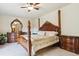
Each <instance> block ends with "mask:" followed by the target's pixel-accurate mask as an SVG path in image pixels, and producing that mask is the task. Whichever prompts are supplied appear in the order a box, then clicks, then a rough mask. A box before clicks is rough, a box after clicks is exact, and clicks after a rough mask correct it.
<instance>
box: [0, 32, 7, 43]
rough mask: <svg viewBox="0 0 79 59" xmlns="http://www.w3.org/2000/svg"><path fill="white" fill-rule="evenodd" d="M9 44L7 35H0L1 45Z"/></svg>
mask: <svg viewBox="0 0 79 59" xmlns="http://www.w3.org/2000/svg"><path fill="white" fill-rule="evenodd" d="M6 42H7V34H3V33H1V34H0V44H5V43H6Z"/></svg>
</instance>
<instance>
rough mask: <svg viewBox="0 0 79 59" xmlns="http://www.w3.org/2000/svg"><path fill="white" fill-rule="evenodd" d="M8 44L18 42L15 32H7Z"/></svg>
mask: <svg viewBox="0 0 79 59" xmlns="http://www.w3.org/2000/svg"><path fill="white" fill-rule="evenodd" d="M7 39H8V40H7V42H8V43H12V42H16V33H15V32H7Z"/></svg>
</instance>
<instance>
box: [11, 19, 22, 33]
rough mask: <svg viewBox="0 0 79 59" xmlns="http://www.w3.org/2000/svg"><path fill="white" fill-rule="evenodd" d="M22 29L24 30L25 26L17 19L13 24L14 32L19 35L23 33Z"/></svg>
mask: <svg viewBox="0 0 79 59" xmlns="http://www.w3.org/2000/svg"><path fill="white" fill-rule="evenodd" d="M22 28H23V24H22V23H21V22H20V21H19V20H18V19H15V20H13V21H12V22H11V30H12V32H16V33H17V34H20V33H21V32H22Z"/></svg>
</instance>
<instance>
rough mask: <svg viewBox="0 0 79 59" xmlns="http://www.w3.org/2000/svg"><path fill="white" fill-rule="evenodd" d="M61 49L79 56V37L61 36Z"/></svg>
mask: <svg viewBox="0 0 79 59" xmlns="http://www.w3.org/2000/svg"><path fill="white" fill-rule="evenodd" d="M60 47H61V48H63V49H65V50H68V51H71V52H74V53H77V54H79V37H78V36H66V35H62V36H60Z"/></svg>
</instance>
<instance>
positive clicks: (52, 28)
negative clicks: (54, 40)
mask: <svg viewBox="0 0 79 59" xmlns="http://www.w3.org/2000/svg"><path fill="white" fill-rule="evenodd" d="M38 27H39V30H40V31H56V32H58V36H59V39H60V36H61V11H60V10H58V26H56V25H54V24H52V23H50V22H48V21H46V22H45V23H44V24H43V26H41V27H40V19H38ZM47 28H49V29H47ZM18 38H20V36H18ZM18 38H17V41H18ZM18 42H19V41H18ZM21 45H22V44H21ZM28 45H29V47H28V48H29V49H28V53H29V56H31V55H32V54H31V53H32V41H31V22H30V20H28ZM22 46H23V45H22ZM23 47H24V46H23ZM24 48H25V49H26V47H24Z"/></svg>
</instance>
